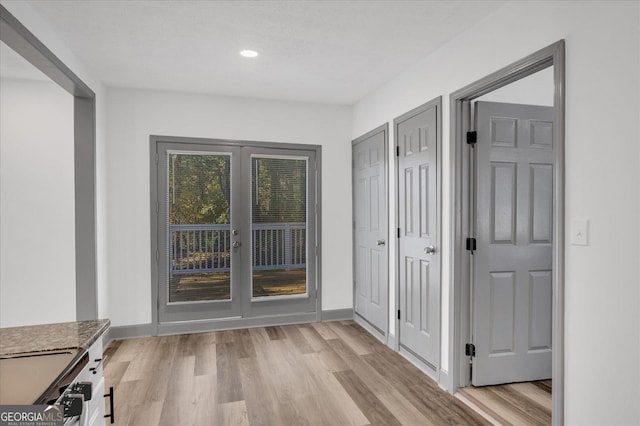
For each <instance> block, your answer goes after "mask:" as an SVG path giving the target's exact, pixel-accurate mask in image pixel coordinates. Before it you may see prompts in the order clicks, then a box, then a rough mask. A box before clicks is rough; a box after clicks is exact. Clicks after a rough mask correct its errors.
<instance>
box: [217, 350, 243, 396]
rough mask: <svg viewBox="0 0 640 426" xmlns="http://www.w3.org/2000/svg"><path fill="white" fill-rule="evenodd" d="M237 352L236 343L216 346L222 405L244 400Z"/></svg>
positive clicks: (219, 393) (218, 381) (219, 392)
mask: <svg viewBox="0 0 640 426" xmlns="http://www.w3.org/2000/svg"><path fill="white" fill-rule="evenodd" d="M235 352H236V351H235V343H234V342H227V343H218V344H216V370H217V372H218V373H217V375H216V377H217V383H218V401H219V402H220V403H221V404H224V403H227V402H236V401H241V400H243V399H244V397H243V394H242V382H241V381H240V372H239V370H238V364H237V357H236V354H235Z"/></svg>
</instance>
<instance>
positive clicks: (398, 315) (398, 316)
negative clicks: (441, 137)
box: [398, 309, 400, 319]
mask: <svg viewBox="0 0 640 426" xmlns="http://www.w3.org/2000/svg"><path fill="white" fill-rule="evenodd" d="M398 319H400V309H398Z"/></svg>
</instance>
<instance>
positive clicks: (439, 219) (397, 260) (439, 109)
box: [393, 96, 442, 382]
mask: <svg viewBox="0 0 640 426" xmlns="http://www.w3.org/2000/svg"><path fill="white" fill-rule="evenodd" d="M434 106H435V107H436V127H437V129H436V150H437V153H436V168H437V171H436V176H437V183H436V204H437V207H436V212H437V214H436V227H437V229H438V233H437V236H436V250H440V253H442V96H438V97H437V98H434V99H432V100H430V101H429V102H426V103H424V104H422V105H420V106H418V107H416V108H414V109H412V110H410V111H407V112H406V113H404V114H402V115H401V116H399V117H397V118H396V119H395V120H394V121H393V123H394V125H393V137H394V152H395V154H394V157H395V169H396V196H395V200H394V203H395V211H396V215H395V226H394V234H395V235H394V236H397V233H396V232H397V231H396V230H397V229H398V228H399V226H400V198H399V194H400V158H399V157H398V155H397V153H398V149H399V146H400V140H399V138H398V126H399V124H400V123H401V122H402V121H404V120H405V119H406V118H408V117H411V116H413V115H415V114H416V113H418V112H421V111H424V110H426V109H429V108H432V107H434ZM395 240H396V245H395V249H396V250H395V263H396V270H395V272H396V276H395V281H396V283H397V285H396V289H395V290H396V297H395V306H394V308H395V309H394V313H397V312H398V310H399V309H400V244H399V243H398V238H395ZM439 264H440V265H439V266H440V279H439V282H438V284H439V285H440V300H439V301H438V304H439V306H440V308H441V306H442V255H440V256H439ZM438 317H439V318H441V313H439V314H438ZM394 319H395V320H394V324H395V341H394V345H393V349H394V350H395V351H397V352H399V353H402V355H403V356H405V357H407V358H408V359H409V360H410V361H411V362H412V363H414V364H415V365H416V366H418V367H419V368H420V369H421V370H422V371H423V372H425V373H426V374H428V375H429V376H431V377H433V378H434V379H435V380H437V381H438V382H440V370H441V369H440V365H441V363H442V360H441V359H440V357H438V362H437V363H436V364H435V365H434V367H435V370H434V369H432V368H430V367H429V366H428V365H426V364H425V363H424V362H422V361H421V360H420V359H418V358H416V357H414V356H412V355H411V354H410V353H409V352H405V351H401V350H400V320H399V319H398V316H397V315H394ZM441 324H442V322H441V321H439V322H438V324H437V328H438V330H440V328H441ZM438 339H439V340H440V345H439V347H438V350H437V352H438V353H440V352H441V350H442V336H441V333H439V336H438Z"/></svg>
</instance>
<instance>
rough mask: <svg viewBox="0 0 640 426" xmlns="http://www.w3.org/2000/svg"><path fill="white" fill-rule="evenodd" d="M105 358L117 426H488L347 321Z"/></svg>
mask: <svg viewBox="0 0 640 426" xmlns="http://www.w3.org/2000/svg"><path fill="white" fill-rule="evenodd" d="M108 358H109V362H108V363H107V364H106V366H105V380H106V385H107V386H114V388H115V391H116V420H117V424H118V425H119V426H122V425H129V424H131V425H136V426H137V425H149V426H153V425H157V424H166V425H198V426H200V425H209V424H211V425H218V424H219V425H227V424H239V425H246V424H251V425H274V426H276V425H277V426H279V425H284V426H289V425H296V426H297V425H306V424H308V425H314V426H315V425H331V426H334V425H352V426H364V425H368V424H385V425H386V424H408V425H427V426H429V425H443V424H460V425H467V424H469V425H475V424H486V422H484V421H483V420H482V419H481V418H480V419H479V416H478V415H477V414H475V413H474V412H473V411H472V410H471V409H469V408H468V407H466V406H465V405H463V404H461V403H460V402H459V401H458V400H457V399H456V400H454V399H453V398H452V397H451V396H450V395H448V394H447V393H446V392H444V391H442V390H441V389H440V388H439V387H438V385H437V384H436V383H435V382H433V381H432V380H431V379H429V378H428V377H426V376H425V375H424V374H423V373H422V372H420V371H419V370H418V369H417V368H416V367H414V366H413V365H412V364H411V363H409V362H408V361H406V360H405V359H404V358H403V357H402V356H400V355H399V354H397V353H395V352H393V351H392V350H390V349H389V348H388V347H386V346H385V345H384V344H382V343H381V342H379V341H378V340H377V339H375V338H374V337H373V336H370V335H369V334H368V333H367V332H366V331H365V330H364V329H362V328H361V327H360V326H358V325H357V324H355V323H354V322H353V321H342V322H336V323H314V324H304V325H298V326H283V327H266V328H264V327H260V328H255V329H249V330H232V331H221V332H214V333H202V334H192V335H181V336H163V337H153V338H142V339H131V340H126V341H121V342H119V343H117V344H116V345H114V346H113V347H112V349H111V350H110V351H109V357H108ZM520 388H522V386H520V387H515V389H513V390H512V392H513V393H514V394H516V395H520V397H526V396H530V395H534V396H535V395H539V391H540V390H541V389H542V388H541V387H539V386H538V387H536V386H533V387H526V388H523V389H520Z"/></svg>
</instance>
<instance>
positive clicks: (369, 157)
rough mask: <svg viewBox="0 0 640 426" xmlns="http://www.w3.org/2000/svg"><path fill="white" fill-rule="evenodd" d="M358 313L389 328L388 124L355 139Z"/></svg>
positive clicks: (383, 331)
mask: <svg viewBox="0 0 640 426" xmlns="http://www.w3.org/2000/svg"><path fill="white" fill-rule="evenodd" d="M352 154H353V155H352V158H353V172H352V174H353V227H354V237H353V238H354V241H353V245H354V254H353V259H354V260H353V261H354V265H353V267H354V281H355V313H356V315H357V316H359V317H360V318H362V319H363V320H365V321H367V322H368V323H369V324H370V325H372V326H373V327H374V328H376V329H377V330H378V331H379V332H380V333H381V334H382V335H383V336H385V335H386V334H387V329H388V318H389V313H388V312H389V311H388V304H387V303H388V302H387V301H388V293H389V278H388V255H387V244H386V241H385V239H386V238H387V234H388V221H387V200H388V195H387V182H386V174H387V172H386V170H387V126H386V125H385V126H382V127H379V128H377V129H375V130H373V131H372V132H370V133H368V134H366V135H364V136H363V137H361V138H358V139H356V140H355V141H354V143H353V148H352Z"/></svg>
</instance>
